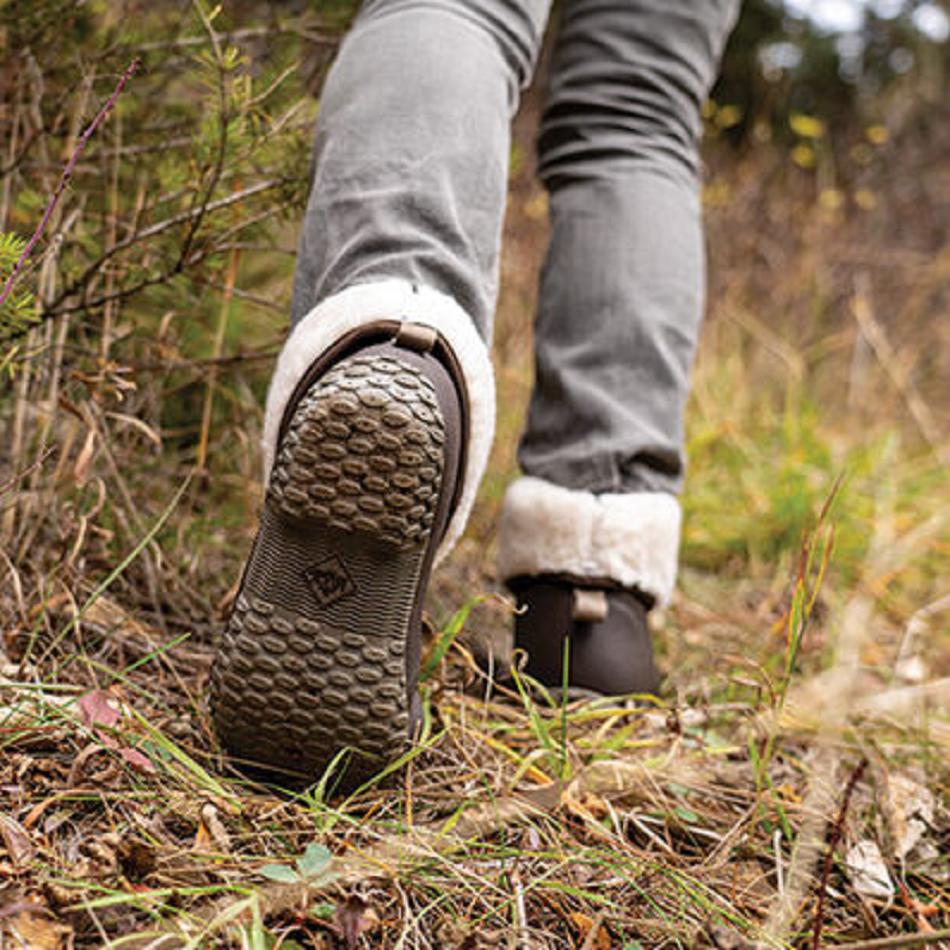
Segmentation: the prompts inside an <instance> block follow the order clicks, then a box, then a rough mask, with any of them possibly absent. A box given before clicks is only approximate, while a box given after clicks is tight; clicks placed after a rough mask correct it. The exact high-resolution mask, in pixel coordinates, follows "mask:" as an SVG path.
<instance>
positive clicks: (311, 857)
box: [297, 841, 333, 878]
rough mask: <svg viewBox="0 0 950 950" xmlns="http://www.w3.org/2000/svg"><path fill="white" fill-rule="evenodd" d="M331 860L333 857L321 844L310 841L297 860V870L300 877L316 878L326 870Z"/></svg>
mask: <svg viewBox="0 0 950 950" xmlns="http://www.w3.org/2000/svg"><path fill="white" fill-rule="evenodd" d="M332 860H333V855H332V854H331V853H330V852H329V851H328V850H327V849H326V848H325V847H324V846H323V845H322V844H317V843H316V841H311V842H310V844H308V845H307V847H306V849H305V850H304V853H303V854H302V855H301V856H300V857H299V858H297V868H298V870H299V871H300V876H301V877H304V878H312V877H317V875H319V874H322V873H323V872H324V871H325V870H326V869H327V866H328V865H329V863H330V862H331V861H332Z"/></svg>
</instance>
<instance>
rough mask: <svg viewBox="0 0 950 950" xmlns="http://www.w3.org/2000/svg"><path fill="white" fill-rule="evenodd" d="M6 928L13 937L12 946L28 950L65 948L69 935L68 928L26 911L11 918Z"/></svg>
mask: <svg viewBox="0 0 950 950" xmlns="http://www.w3.org/2000/svg"><path fill="white" fill-rule="evenodd" d="M7 927H8V928H9V930H10V932H11V934H12V935H13V939H14V941H15V943H14V946H22V947H29V948H30V950H59V948H60V947H63V946H65V944H66V938H67V936H68V935H69V933H70V928H69V927H64V926H63V925H62V924H58V923H57V922H56V921H55V920H50V919H49V918H48V917H46V916H43V915H41V914H35V913H30V912H28V911H24V912H23V913H20V914H17V915H16V917H13V918H11V920H10V921H9V922H8V923H7Z"/></svg>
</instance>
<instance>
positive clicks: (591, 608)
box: [571, 587, 608, 623]
mask: <svg viewBox="0 0 950 950" xmlns="http://www.w3.org/2000/svg"><path fill="white" fill-rule="evenodd" d="M607 610H608V608H607V591H605V590H589V589H588V590H585V589H584V588H582V587H575V588H574V608H573V611H572V613H571V618H572V619H573V620H579V621H581V622H582V623H598V622H600V621H601V620H606V619H607Z"/></svg>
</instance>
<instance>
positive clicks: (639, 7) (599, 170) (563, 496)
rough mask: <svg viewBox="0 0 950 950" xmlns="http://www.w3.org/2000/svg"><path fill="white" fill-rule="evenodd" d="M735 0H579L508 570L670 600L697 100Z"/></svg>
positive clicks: (555, 155)
mask: <svg viewBox="0 0 950 950" xmlns="http://www.w3.org/2000/svg"><path fill="white" fill-rule="evenodd" d="M737 8H738V0H565V2H564V5H563V8H562V21H561V25H560V33H559V36H558V41H557V47H556V50H555V57H554V63H553V73H552V77H551V88H550V92H549V98H548V102H547V106H546V110H545V114H544V117H543V120H542V126H541V135H540V139H539V152H540V155H539V158H540V172H541V176H542V178H543V180H544V183H545V185H546V186H547V188H548V191H549V193H550V207H551V225H552V233H551V243H550V247H549V249H548V254H547V260H546V262H545V265H544V270H543V273H542V278H541V289H540V298H539V303H538V312H537V318H536V344H535V345H536V378H535V389H534V392H533V395H532V399H531V404H530V408H529V412H528V423H527V428H526V431H525V434H524V437H523V438H522V441H521V446H520V452H519V458H520V461H521V466H522V468H523V470H524V472H525V475H526V477H524V478H522V479H519V480H518V481H516V482H515V483H514V484H513V485H512V486H511V487H510V488H509V489H508V492H507V494H506V496H505V502H504V506H503V509H502V517H501V526H500V538H499V569H500V571H501V574H502V576H503V577H505V578H506V579H512V578H514V577H517V576H519V575H539V574H542V575H543V574H556V575H561V576H563V575H567V576H571V577H575V578H581V579H584V580H587V581H591V580H597V581H598V582H600V581H607V582H612V583H617V584H620V585H622V586H624V587H628V588H637V589H639V590H640V591H642V592H643V593H645V594H647V595H649V596H650V597H651V598H653V599H654V600H656V601H659V602H661V603H662V602H665V601H667V600H668V599H669V597H670V595H671V593H672V590H673V586H674V583H675V580H676V566H677V553H678V547H679V528H680V509H679V505H678V503H677V501H676V498H675V497H674V493H675V492H676V491H677V490H678V489H679V487H680V485H681V482H682V477H683V467H684V460H683V444H682V443H683V430H682V415H683V407H684V404H685V402H686V396H687V388H688V381H689V371H690V366H691V363H692V360H693V353H694V351H695V348H696V341H697V336H698V332H699V325H700V320H701V316H702V309H703V288H704V260H703V237H702V226H701V220H700V203H699V188H698V169H699V159H698V151H697V150H698V142H699V136H700V131H701V122H700V108H701V106H702V102H703V100H704V99H705V97H706V95H707V94H708V90H709V87H710V86H711V84H712V81H713V79H714V77H715V73H716V69H717V65H718V61H719V57H720V55H721V51H722V48H723V46H724V44H725V40H726V37H727V35H728V33H729V30H730V28H731V26H732V23H733V22H734V19H735V16H736V13H737Z"/></svg>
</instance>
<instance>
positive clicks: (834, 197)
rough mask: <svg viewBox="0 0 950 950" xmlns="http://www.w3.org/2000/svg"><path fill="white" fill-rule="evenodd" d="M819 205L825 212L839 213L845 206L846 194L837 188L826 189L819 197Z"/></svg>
mask: <svg viewBox="0 0 950 950" xmlns="http://www.w3.org/2000/svg"><path fill="white" fill-rule="evenodd" d="M818 203H819V204H820V205H821V206H822V208H824V209H825V211H837V210H838V209H839V208H840V207H841V206H842V205H843V204H844V194H843V193H842V192H840V191H839V190H838V189H837V188H825V190H824V191H822V193H821V194H820V195H819V196H818Z"/></svg>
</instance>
